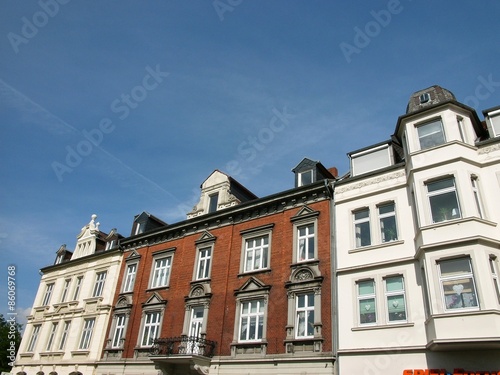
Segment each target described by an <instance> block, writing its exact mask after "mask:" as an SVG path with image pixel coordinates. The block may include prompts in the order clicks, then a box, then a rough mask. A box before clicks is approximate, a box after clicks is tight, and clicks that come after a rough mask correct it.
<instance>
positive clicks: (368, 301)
mask: <svg viewBox="0 0 500 375" xmlns="http://www.w3.org/2000/svg"><path fill="white" fill-rule="evenodd" d="M357 287H358V306H359V323H360V324H374V323H376V322H377V312H376V311H377V309H376V304H375V281H374V280H364V281H359V282H358V285H357Z"/></svg>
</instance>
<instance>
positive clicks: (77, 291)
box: [73, 276, 83, 301]
mask: <svg viewBox="0 0 500 375" xmlns="http://www.w3.org/2000/svg"><path fill="white" fill-rule="evenodd" d="M82 281H83V276H78V277H77V278H76V286H75V293H73V301H76V300H77V299H78V296H79V295H80V289H81V288H82Z"/></svg>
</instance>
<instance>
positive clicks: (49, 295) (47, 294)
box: [42, 283, 54, 306]
mask: <svg viewBox="0 0 500 375" xmlns="http://www.w3.org/2000/svg"><path fill="white" fill-rule="evenodd" d="M53 291H54V283H49V284H47V285H46V287H45V292H44V294H43V299H42V306H48V305H49V304H50V300H51V299H52V292H53Z"/></svg>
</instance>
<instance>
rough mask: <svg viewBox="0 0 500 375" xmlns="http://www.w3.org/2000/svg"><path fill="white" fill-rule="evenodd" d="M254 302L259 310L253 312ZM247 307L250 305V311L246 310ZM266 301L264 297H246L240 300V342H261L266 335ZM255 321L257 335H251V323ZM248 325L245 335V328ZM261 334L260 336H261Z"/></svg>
mask: <svg viewBox="0 0 500 375" xmlns="http://www.w3.org/2000/svg"><path fill="white" fill-rule="evenodd" d="M253 303H255V304H256V306H257V311H256V312H252V306H253ZM245 307H248V312H246V313H245V312H244V310H245ZM265 313H266V302H265V299H264V298H257V299H245V300H241V301H240V315H239V329H238V342H261V341H262V338H263V337H264V325H265ZM252 321H254V322H255V331H254V334H255V337H253V338H252V337H250V334H251V330H250V327H251V323H252ZM244 327H246V331H245V337H243V333H244V332H243V329H244ZM259 336H260V337H259Z"/></svg>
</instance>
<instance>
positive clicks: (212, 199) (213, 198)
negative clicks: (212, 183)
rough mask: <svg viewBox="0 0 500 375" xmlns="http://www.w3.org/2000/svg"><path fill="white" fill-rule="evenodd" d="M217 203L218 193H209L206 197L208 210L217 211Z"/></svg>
mask: <svg viewBox="0 0 500 375" xmlns="http://www.w3.org/2000/svg"><path fill="white" fill-rule="evenodd" d="M218 204H219V193H215V194H212V195H209V197H208V212H209V213H210V212H215V211H217V206H218Z"/></svg>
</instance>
